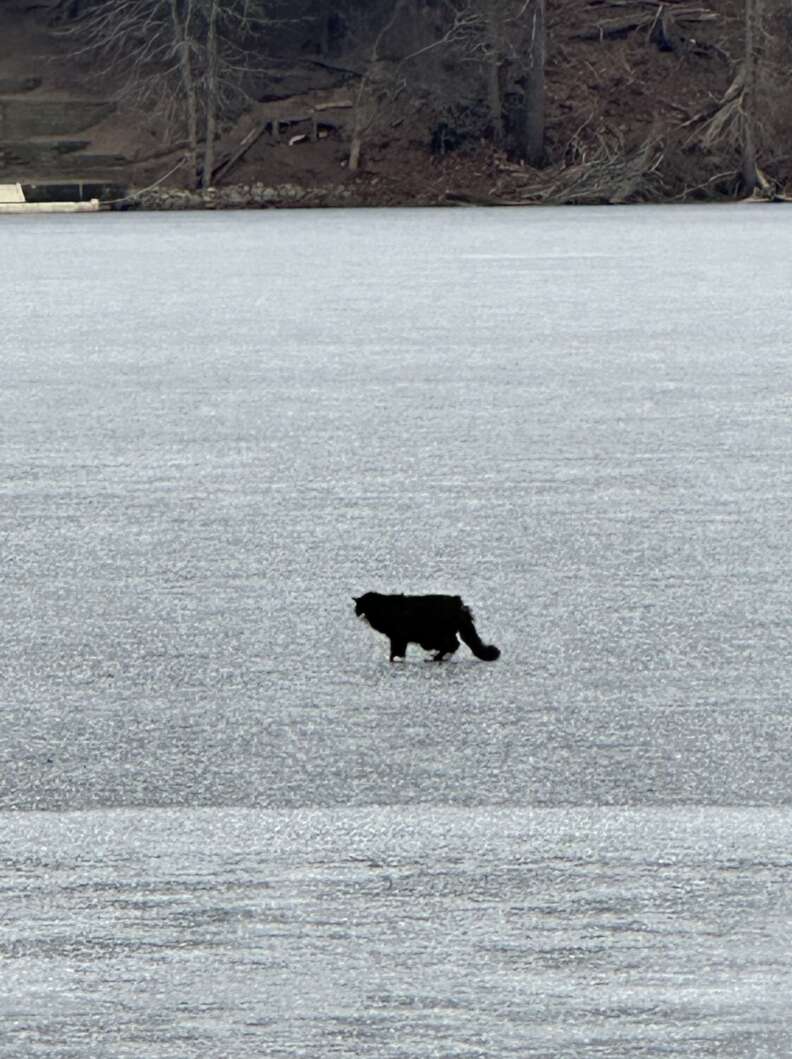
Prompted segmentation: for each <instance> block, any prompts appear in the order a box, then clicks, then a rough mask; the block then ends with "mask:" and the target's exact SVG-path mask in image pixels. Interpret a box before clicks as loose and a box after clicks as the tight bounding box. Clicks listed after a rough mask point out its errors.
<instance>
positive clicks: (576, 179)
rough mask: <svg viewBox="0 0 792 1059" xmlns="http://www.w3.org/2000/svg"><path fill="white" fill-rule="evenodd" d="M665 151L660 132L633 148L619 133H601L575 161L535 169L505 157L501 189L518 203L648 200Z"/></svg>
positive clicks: (657, 180)
mask: <svg viewBox="0 0 792 1059" xmlns="http://www.w3.org/2000/svg"><path fill="white" fill-rule="evenodd" d="M663 157H664V148H663V144H662V143H661V142H660V140H659V139H657V138H655V137H649V139H647V140H646V141H645V142H644V143H643V144H641V146H640V147H638V148H637V149H634V150H628V149H627V148H625V145H624V143H623V142H622V140H621V139H620V138H619V137H606V136H605V135H604V134H600V136H599V137H598V139H597V142H596V143H595V144H594V145H593V146H591V147H583V146H580V147H579V148H578V149H577V157H576V158H575V160H574V161H573V162H571V163H567V164H562V165H558V166H552V167H548V168H546V169H543V170H532V169H527V168H524V167H522V166H517V165H514V164H511V163H503V162H502V163H501V164H500V165H499V169H500V172H501V173H502V179H501V181H499V184H498V187H497V189H496V194H497V195H498V197H500V198H501V200H503V199H507V200H509V201H511V202H512V203H514V204H517V203H521V204H526V203H543V204H546V205H566V204H578V205H584V204H587V203H588V204H591V205H594V204H598V203H610V204H617V203H624V202H640V201H645V200H647V199H652V198H656V196H657V190H658V186H659V184H660V177H659V173H658V170H659V168H660V165H661V163H662V161H663Z"/></svg>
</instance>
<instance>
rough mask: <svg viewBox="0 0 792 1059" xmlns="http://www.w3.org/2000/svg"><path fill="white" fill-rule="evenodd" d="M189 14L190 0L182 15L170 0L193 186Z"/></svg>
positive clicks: (194, 145)
mask: <svg viewBox="0 0 792 1059" xmlns="http://www.w3.org/2000/svg"><path fill="white" fill-rule="evenodd" d="M191 16H192V0H186V2H185V7H184V15H183V16H182V12H181V5H180V3H179V0H171V21H172V23H173V34H174V38H175V40H176V50H177V52H178V57H179V76H180V78H181V83H182V91H183V92H184V106H185V110H186V115H187V145H188V146H187V157H188V158H189V161H190V184H191V186H193V187H194V186H195V184H196V182H197V180H198V104H197V98H196V90H195V78H194V76H193V71H192V62H191V60H190V32H191V25H190V18H191Z"/></svg>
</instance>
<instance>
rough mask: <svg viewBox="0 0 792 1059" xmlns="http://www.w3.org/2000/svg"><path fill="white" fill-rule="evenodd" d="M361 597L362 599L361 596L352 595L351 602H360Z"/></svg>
mask: <svg viewBox="0 0 792 1059" xmlns="http://www.w3.org/2000/svg"><path fill="white" fill-rule="evenodd" d="M361 599H363V597H362V596H353V597H352V602H353V603H360V601H361Z"/></svg>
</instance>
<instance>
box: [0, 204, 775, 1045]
mask: <svg viewBox="0 0 792 1059" xmlns="http://www.w3.org/2000/svg"><path fill="white" fill-rule="evenodd" d="M2 246H3V251H4V260H5V261H6V262H7V263H8V264H9V265H10V266H13V267H12V268H9V269H7V275H6V287H5V297H4V304H3V325H4V326H3V331H2V334H1V335H0V463H1V464H2V476H0V557H1V560H2V587H3V592H2V595H0V647H1V648H2V650H1V651H0V893H2V905H3V914H2V916H0V956H2V964H3V972H4V973H3V985H2V986H0V1056H2V1059H6V1057H8V1059H17V1057H19V1059H23V1057H24V1059H27V1057H30V1056H47V1057H58V1059H72V1057H74V1059H77V1057H79V1059H83V1057H84V1056H86V1055H90V1056H91V1059H165V1057H168V1059H170V1057H173V1059H205V1057H217V1059H221V1057H222V1059H248V1057H250V1059H258V1057H260V1056H264V1055H266V1056H277V1057H281V1056H283V1057H287V1056H288V1057H292V1056H301V1057H310V1059H325V1057H328V1056H343V1057H348V1059H363V1057H364V1056H365V1057H369V1056H376V1057H377V1059H380V1057H382V1059H397V1057H398V1059H413V1057H416V1059H417V1057H423V1056H426V1057H430V1056H431V1057H435V1056H438V1057H440V1056H441V1057H444V1059H446V1057H447V1059H463V1057H464V1059H473V1057H476V1059H478V1057H485V1056H486V1057H493V1059H500V1057H502V1056H515V1057H520V1056H537V1057H542V1059H573V1057H574V1059H578V1057H583V1059H594V1057H602V1059H641V1057H656V1056H660V1055H662V1056H664V1057H673V1059H698V1057H703V1056H708V1057H709V1056H712V1057H715V1056H726V1057H729V1059H754V1057H756V1059H760V1057H761V1059H779V1057H782V1056H786V1055H787V1054H789V1041H790V1040H791V1039H792V1019H790V1016H789V1014H788V997H789V995H790V993H791V992H792V970H790V968H791V967H792V940H790V939H792V897H790V895H791V894H792V854H790V849H791V848H792V768H790V760H792V716H791V715H790V710H789V707H790V700H792V666H790V638H791V637H790V632H791V631H792V618H791V617H790V606H789V599H790V575H789V550H790V531H789V525H790V516H791V515H792V458H791V457H790V453H792V364H790V358H789V335H790V332H791V331H792V300H791V299H790V287H792V213H790V212H788V211H784V210H783V209H782V208H779V207H760V206H756V207H712V206H711V207H706V208H704V207H702V208H697V207H684V208H682V207H680V208H668V207H666V208H634V207H633V208H624V209H621V208H609V209H575V210H541V209H535V210H526V211H509V210H501V211H492V210H470V211H466V210H446V211H434V210H423V211H418V210H416V211H411V210H408V211H391V212H387V211H350V212H343V211H323V212H277V213H275V212H266V213H254V214H251V213H246V214H215V215H212V214H192V215H181V216H176V215H142V216H132V215H108V216H100V217H79V216H74V217H58V216H50V217H41V218H21V217H7V218H4V219H3V223H2ZM367 590H378V591H408V592H426V591H447V592H453V593H459V594H461V595H463V596H464V597H465V600H466V601H467V602H468V603H470V604H471V606H472V607H473V609H474V611H475V613H476V618H477V625H478V628H479V631H480V632H481V634H482V636H483V638H484V639H485V640H487V641H488V642H494V643H496V644H498V646H499V647H500V648H501V650H502V652H503V654H502V657H501V659H500V660H499V661H498V662H496V663H494V664H482V663H480V662H477V661H476V660H475V659H473V658H472V657H471V655H470V653H469V651H468V650H467V649H466V648H465V647H462V648H461V649H460V651H459V652H458V654H457V655H456V656H455V657H454V659H453V660H452V661H450V662H449V663H446V664H443V665H427V664H425V663H424V661H423V658H422V653H421V652H420V650H419V649H418V648H415V647H412V648H411V649H410V655H409V657H408V659H407V661H406V662H405V663H399V664H396V665H389V664H388V661H387V657H388V654H387V641H386V640H385V639H384V638H383V637H381V636H377V635H376V634H375V633H373V632H372V631H371V630H370V629H368V628H366V627H365V626H364V625H362V624H361V623H360V622H359V621H358V620H357V619H356V618H355V617H354V613H353V604H352V598H351V597H352V596H353V595H359V594H360V593H362V592H364V591H367Z"/></svg>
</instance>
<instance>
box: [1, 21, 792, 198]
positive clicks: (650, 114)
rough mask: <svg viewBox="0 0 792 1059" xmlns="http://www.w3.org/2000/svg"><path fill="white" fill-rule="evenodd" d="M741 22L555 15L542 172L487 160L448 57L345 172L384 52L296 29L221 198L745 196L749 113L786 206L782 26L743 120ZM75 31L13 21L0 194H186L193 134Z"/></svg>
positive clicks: (790, 126) (275, 44)
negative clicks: (373, 71)
mask: <svg viewBox="0 0 792 1059" xmlns="http://www.w3.org/2000/svg"><path fill="white" fill-rule="evenodd" d="M743 14H744V10H743V5H742V2H741V0H720V2H717V3H713V4H711V5H708V4H705V3H703V4H690V3H682V2H680V0H673V2H668V3H666V4H659V3H654V2H653V0H635V2H631V0H588V2H576V0H555V2H554V0H547V62H546V77H545V92H546V127H545V130H546V134H545V145H546V162H545V165H544V166H543V167H541V168H531V167H528V166H525V165H523V164H521V163H519V162H517V161H514V160H511V159H510V158H509V157H508V155H507V152H506V151H505V150H503V149H498V148H496V147H495V146H494V145H493V142H492V138H491V136H490V132H489V129H488V127H487V123H486V120H485V119H483V118H481V117H480V113H479V112H480V111H481V109H482V107H483V103H484V101H483V100H482V88H481V85H482V84H483V82H482V81H481V78H480V77H479V75H478V73H477V72H476V70H475V69H474V67H473V65H472V64H471V65H469V66H464V65H463V64H462V63H461V61H460V60H459V56H458V55H457V54H456V53H454V52H452V51H451V50H450V49H447V50H446V51H442V50H441V49H436V63H435V65H434V66H433V67H432V68H427V69H426V70H424V71H423V73H422V74H421V75H420V76H419V73H418V72H417V71H416V69H415V64H412V65H406V64H405V65H404V66H403V84H402V85H401V87H400V95H399V96H398V105H396V104H393V105H391V106H390V107H389V109H388V110H387V112H385V111H383V115H382V120H379V121H377V122H376V123H374V122H372V123H371V127H370V128H369V129H368V130H367V135H366V138H365V142H364V144H363V150H362V157H361V166H360V168H359V170H358V171H357V172H355V173H352V172H350V170H349V164H348V162H349V157H350V141H351V139H352V137H353V134H354V122H355V117H356V111H355V103H356V101H358V102H359V100H360V98H361V97H360V84H361V77H365V76H367V70H368V69H369V67H368V66H367V59H368V58H370V51H371V41H370V40H361V39H360V37H359V36H358V37H357V38H354V39H353V38H352V35H351V34H350V35H349V36H348V37H347V38H343V36H342V38H341V39H340V40H338V41H336V42H335V43H334V50H332V51H330V52H327V51H326V50H324V51H322V53H321V54H317V47H318V46H317V45H316V41H315V40H314V38H312V37H311V33H310V32H309V31H310V24H309V23H306V27H307V28H306V29H304V30H300V31H299V32H298V31H296V30H295V29H294V27H290V29H289V32H288V33H287V32H285V31H284V32H283V34H282V36H281V37H280V38H278V36H277V34H276V35H275V37H274V39H272V40H271V41H270V53H269V58H268V59H266V60H265V61H264V62H263V63H262V64H261V65H262V68H263V69H262V70H260V71H258V74H257V77H256V78H255V79H253V80H251V83H250V84H249V85H248V86H247V90H248V94H249V101H248V103H247V104H246V105H245V106H244V107H242V106H237V108H236V109H235V110H234V111H232V112H231V113H230V114H229V115H228V116H227V117H226V119H225V120H224V121H223V122H222V123H221V125H220V127H219V138H218V146H217V151H216V153H215V157H214V164H213V168H212V174H213V180H212V182H213V184H214V185H216V186H217V187H219V188H223V187H230V186H234V187H237V188H238V187H239V186H244V187H247V188H250V187H258V188H260V189H261V188H264V189H271V188H273V187H274V188H282V187H284V185H285V186H288V187H290V188H291V189H292V192H291V194H292V197H293V199H294V200H296V201H299V200H300V189H306V188H313V189H332V194H330V196H329V197H330V200H333V199H334V197H335V198H338V196H339V195H343V196H345V200H347V201H360V202H366V203H380V202H381V203H384V204H390V203H402V202H416V203H425V202H426V203H428V202H442V201H467V200H470V201H484V202H487V201H506V202H523V201H526V202H530V201H535V202H613V201H636V200H638V201H647V200H649V201H652V200H657V201H662V200H665V201H668V200H682V199H685V198H697V197H698V198H700V197H713V198H717V197H724V196H734V195H738V194H740V193H743V192H745V191H746V190H747V191H750V190H751V188H750V187H747V188H746V186H745V174H744V171H743V169H742V168H741V166H742V161H743V157H742V133H743V131H744V124H743V121H744V117H745V115H746V114H747V113H748V112H749V110H750V113H751V114H752V115H753V126H754V129H753V132H754V140H755V142H756V144H757V150H758V155H757V163H758V165H757V169H756V172H757V174H758V176H757V179H758V181H759V183H760V187H761V189H762V190H763V191H764V192H765V193H770V192H773V191H782V190H784V189H785V188H788V187H790V186H792V102H790V100H792V93H790V92H789V91H788V90H787V88H788V86H786V85H784V84H782V83H781V81H780V75H779V74H778V73H777V71H778V70H779V69H781V68H782V64H781V63H779V62H778V59H779V57H783V55H784V54H785V52H784V49H785V48H786V47H787V40H788V37H787V34H786V27H785V26H784V24H783V23H782V22H778V23H772V22H771V23H769V29H770V31H771V32H770V34H769V36H768V37H767V38H766V40H769V41H770V44H769V45H768V44H765V45H764V52H763V56H762V58H763V59H766V60H767V61H766V62H762V63H760V64H759V65H758V74H757V76H756V79H755V86H754V92H753V94H752V96H751V99H750V108H749V104H748V99H747V96H746V94H745V91H744V83H743V82H741V81H740V77H741V74H742V71H743V70H744V66H743V64H742V60H743V57H744V50H745V42H744V17H743ZM69 30H72V32H71V33H70V32H68V31H69ZM64 31H66V32H64ZM73 31H74V24H71V25H68V24H64V23H63V21H61V22H60V23H58V24H57V25H53V24H52V23H51V20H50V19H48V17H47V11H46V5H44V9H43V10H42V6H41V4H38V5H36V4H33V3H32V2H31V0H13V2H12V0H7V2H6V3H5V4H3V6H2V8H0V180H4V181H8V180H37V181H44V180H51V181H52V180H58V179H72V178H74V179H78V178H83V179H89V178H91V177H93V178H95V179H103V180H113V181H118V182H122V183H125V184H129V185H131V186H133V187H138V188H142V187H146V186H149V185H152V184H157V187H158V188H159V189H160V191H161V190H162V189H164V188H176V187H179V186H188V185H189V184H190V183H191V179H190V176H189V173H188V171H187V169H186V168H185V166H184V165H183V158H184V149H185V144H184V141H183V134H180V133H179V131H178V128H177V127H176V126H175V125H174V123H173V121H172V120H171V121H170V123H168V122H166V121H165V119H164V117H163V113H164V111H162V112H160V111H156V109H152V108H151V107H150V106H149V107H140V106H137V105H135V102H134V99H132V98H125V97H124V93H123V92H122V88H123V84H124V80H123V77H122V73H123V71H122V70H121V69H120V67H117V66H114V65H113V64H112V63H110V64H109V65H106V66H105V67H103V66H102V63H101V62H99V61H98V58H97V56H96V55H92V54H90V53H87V52H86V51H84V50H83V49H82V48H81V47H80V43H81V40H80V37H79V35H78V34H76V33H74V32H73ZM398 46H399V42H398V40H396V42H395V44H394V45H393V47H398ZM396 59H397V60H398V56H396ZM771 60H772V61H771ZM398 68H399V70H400V76H402V73H401V71H402V66H399V67H398ZM441 81H442V89H443V91H442V92H441V91H440V89H439V85H440V82H441ZM430 82H431V83H430ZM321 199H322V197H321V195H320V196H319V200H321ZM234 201H235V204H240V205H244V204H246V202H247V201H248V200H246V199H245V197H244V195H242V196H241V197H240V196H239V195H237V197H236V199H235V200H234Z"/></svg>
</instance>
